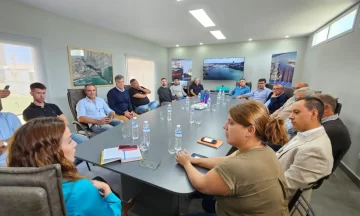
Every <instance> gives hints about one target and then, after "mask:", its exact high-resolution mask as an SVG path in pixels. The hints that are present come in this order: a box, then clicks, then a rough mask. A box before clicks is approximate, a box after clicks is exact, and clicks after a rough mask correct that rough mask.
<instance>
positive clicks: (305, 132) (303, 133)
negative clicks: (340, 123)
mask: <svg viewBox="0 0 360 216" xmlns="http://www.w3.org/2000/svg"><path fill="white" fill-rule="evenodd" d="M322 128H323V126H320V127H317V128H313V129H311V130H307V131H304V132H298V134H300V135H303V136H304V137H306V136H309V135H311V134H313V133H315V132H316V131H319V130H321V129H322Z"/></svg>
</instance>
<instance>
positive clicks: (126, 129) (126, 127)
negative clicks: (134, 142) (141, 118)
mask: <svg viewBox="0 0 360 216" xmlns="http://www.w3.org/2000/svg"><path fill="white" fill-rule="evenodd" d="M121 133H122V136H123V137H124V139H128V138H129V137H130V136H131V128H130V124H126V123H123V124H122V126H121Z"/></svg>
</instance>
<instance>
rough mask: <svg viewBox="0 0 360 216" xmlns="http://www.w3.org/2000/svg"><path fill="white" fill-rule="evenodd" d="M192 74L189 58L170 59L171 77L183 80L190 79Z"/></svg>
mask: <svg viewBox="0 0 360 216" xmlns="http://www.w3.org/2000/svg"><path fill="white" fill-rule="evenodd" d="M191 76H192V60H191V59H172V60H171V79H172V80H174V79H175V78H177V79H179V80H183V81H190V80H191Z"/></svg>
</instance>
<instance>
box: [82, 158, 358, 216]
mask: <svg viewBox="0 0 360 216" xmlns="http://www.w3.org/2000/svg"><path fill="white" fill-rule="evenodd" d="M78 169H79V172H80V174H81V175H84V176H87V177H88V178H93V177H95V176H101V177H103V178H104V179H105V180H106V181H108V183H109V184H110V185H111V187H112V188H113V189H114V190H115V191H117V192H119V194H121V190H120V188H121V182H120V177H119V175H118V174H115V173H113V172H111V171H109V170H106V169H103V168H101V167H96V166H95V167H93V166H91V169H92V171H88V169H87V167H86V165H85V163H82V164H80V165H79V166H78ZM311 206H312V207H313V208H314V211H315V213H316V216H359V215H360V189H359V188H358V187H357V186H356V185H355V184H354V183H353V182H352V181H351V180H350V179H349V178H348V177H347V176H346V175H345V173H344V172H343V171H342V170H341V169H337V170H335V172H334V173H333V175H332V176H331V177H330V179H329V180H327V181H325V182H324V183H323V185H322V186H321V187H320V188H319V189H318V190H315V191H314V192H313V196H312V201H311ZM180 212H181V213H197V212H202V207H201V201H200V200H189V199H188V198H187V197H181V199H180ZM144 215H145V214H144ZM129 216H139V215H137V214H134V213H130V214H129ZM141 216H142V215H141ZM146 216H148V215H146Z"/></svg>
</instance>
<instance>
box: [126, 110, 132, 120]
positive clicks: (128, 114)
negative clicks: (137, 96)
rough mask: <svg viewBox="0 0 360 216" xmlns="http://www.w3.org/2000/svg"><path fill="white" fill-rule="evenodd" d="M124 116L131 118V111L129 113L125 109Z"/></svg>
mask: <svg viewBox="0 0 360 216" xmlns="http://www.w3.org/2000/svg"><path fill="white" fill-rule="evenodd" d="M124 116H125V117H126V118H128V119H131V118H132V117H133V116H132V112H131V113H130V112H129V111H126V112H125V113H124Z"/></svg>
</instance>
